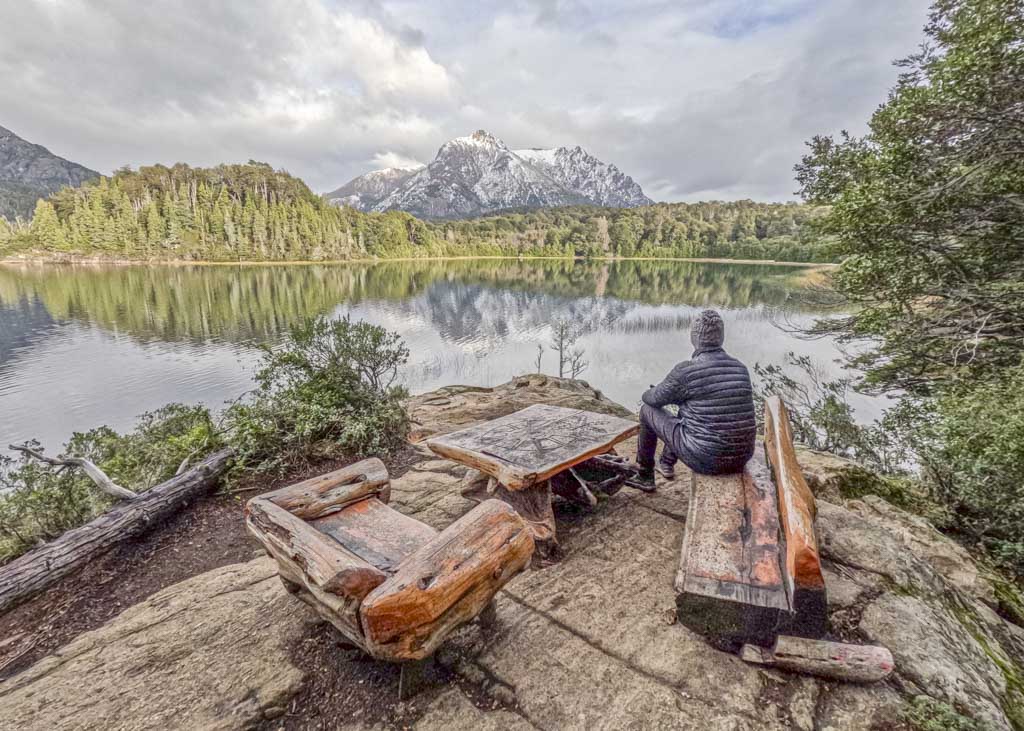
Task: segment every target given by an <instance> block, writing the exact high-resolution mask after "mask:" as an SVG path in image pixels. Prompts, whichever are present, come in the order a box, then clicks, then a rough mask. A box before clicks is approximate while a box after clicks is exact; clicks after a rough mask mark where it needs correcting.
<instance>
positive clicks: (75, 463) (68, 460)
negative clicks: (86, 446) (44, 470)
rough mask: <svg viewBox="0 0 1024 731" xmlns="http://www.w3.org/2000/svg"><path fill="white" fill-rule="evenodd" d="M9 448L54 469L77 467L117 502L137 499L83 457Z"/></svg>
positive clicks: (19, 446)
mask: <svg viewBox="0 0 1024 731" xmlns="http://www.w3.org/2000/svg"><path fill="white" fill-rule="evenodd" d="M9 446H10V448H11V449H13V450H14V451H15V452H21V453H23V454H27V455H28V456H29V457H32V458H33V459H37V460H39V461H40V462H44V463H45V464H48V465H52V466H54V467H62V468H63V467H78V468H80V469H81V470H82V471H83V472H85V474H86V475H88V476H89V479H90V480H92V481H93V482H94V483H95V484H96V487H98V488H99V489H100V490H102V491H103V492H105V493H107V494H108V495H110V496H112V497H114V498H117V499H118V500H134V499H135V498H137V497H138V495H136V494H135V493H134V492H132V491H131V490H127V489H125V488H123V487H121V486H120V485H118V484H117V483H116V482H114V481H113V480H111V479H110V478H109V477H108V476H107V473H106V472H104V471H103V470H101V469H100V468H99V467H98V466H97V465H96V463H95V462H93V461H92V460H88V459H85V458H84V457H47V456H46V455H45V454H43V453H42V452H40V451H38V450H35V449H32V448H31V447H29V446H28V445H27V444H11V445H9Z"/></svg>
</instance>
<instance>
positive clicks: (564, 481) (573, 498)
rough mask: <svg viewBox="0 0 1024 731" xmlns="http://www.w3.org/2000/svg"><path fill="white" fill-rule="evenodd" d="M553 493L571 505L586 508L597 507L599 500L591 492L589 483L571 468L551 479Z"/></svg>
mask: <svg viewBox="0 0 1024 731" xmlns="http://www.w3.org/2000/svg"><path fill="white" fill-rule="evenodd" d="M550 482H551V491H552V492H553V493H555V494H556V495H558V496H560V497H562V498H564V499H565V500H568V501H569V502H571V503H574V504H576V505H580V506H582V507H584V508H593V507H595V506H596V505H597V498H596V497H595V496H594V493H592V492H591V491H590V487H589V486H588V485H587V482H586V481H585V480H584V479H583V478H582V477H580V476H579V475H578V474H577V473H576V470H574V469H572V468H571V467H570V468H569V469H567V470H566V471H565V472H559V473H558V474H557V475H555V476H554V477H552V478H551V480H550Z"/></svg>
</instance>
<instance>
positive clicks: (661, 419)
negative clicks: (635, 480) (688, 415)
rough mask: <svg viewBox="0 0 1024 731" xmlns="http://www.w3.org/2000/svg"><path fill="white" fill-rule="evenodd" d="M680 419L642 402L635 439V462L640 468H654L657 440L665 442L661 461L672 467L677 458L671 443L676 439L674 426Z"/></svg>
mask: <svg viewBox="0 0 1024 731" xmlns="http://www.w3.org/2000/svg"><path fill="white" fill-rule="evenodd" d="M680 423H681V420H680V419H678V418H677V417H675V416H673V415H672V414H670V413H669V412H667V411H665V410H664V409H656V408H655V407H653V406H648V405H647V404H644V405H643V406H642V407H640V437H639V439H638V440H637V447H636V462H637V464H638V465H640V467H641V468H642V469H645V470H646V469H653V468H654V452H655V450H657V448H658V440H659V439H660V440H661V441H662V442H664V443H665V446H664V447H663V448H662V450H661V463H662V464H663V465H665V466H666V467H672V466H674V465H675V463H676V462H677V461H678V460H679V455H677V454H676V451H675V449H674V448H673V444H675V441H676V427H677V426H678V425H679V424H680Z"/></svg>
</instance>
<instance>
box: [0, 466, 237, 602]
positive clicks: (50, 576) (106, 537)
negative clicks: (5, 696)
mask: <svg viewBox="0 0 1024 731" xmlns="http://www.w3.org/2000/svg"><path fill="white" fill-rule="evenodd" d="M233 456H234V452H233V451H232V450H230V449H224V450H221V451H220V452H216V453H215V454H212V455H210V456H209V457H207V458H206V459H204V460H203V461H202V462H200V463H198V464H197V465H196V466H195V467H193V468H192V469H190V470H188V471H187V472H184V473H182V474H180V475H176V476H175V477H172V478H171V479H170V480H168V481H167V482H163V483H161V484H159V485H157V486H155V487H153V488H152V489H150V490H147V491H146V492H143V493H139V494H138V495H136V496H135V497H134V499H132V500H128V501H125V502H123V503H121V504H119V505H115V506H114V507H113V508H111V509H110V510H108V511H107V512H105V513H103V515H100V516H99V517H97V518H95V519H94V520H92V521H90V522H88V523H86V524H85V525H83V526H81V527H79V528H73V529H72V530H69V531H67V532H66V533H64V534H63V535H61V536H59V537H58V538H55V539H54V540H52V541H50V542H49V543H45V544H43V545H41V546H39V547H37V548H33V549H32V550H31V551H29V552H27V553H26V554H24V555H23V556H19V557H18V558H16V559H14V560H13V561H11V562H10V563H8V564H7V565H5V566H0V612H4V611H6V610H7V609H9V608H10V607H12V606H14V605H15V604H17V603H18V602H21V601H24V600H25V599H28V598H29V597H30V596H32V595H34V594H36V593H38V592H40V591H42V590H43V589H45V588H47V587H48V586H50V585H51V584H53V583H54V582H55V581H57V580H58V579H60V578H61V577H63V576H67V575H68V574H70V573H72V572H73V571H75V570H77V569H79V568H82V567H83V566H85V564H87V563H88V562H89V561H91V560H92V559H94V558H96V557H97V556H99V555H100V554H101V553H103V552H105V551H106V550H108V549H109V548H111V547H113V546H114V545H116V544H117V543H119V542H121V541H123V540H125V539H126V538H131V537H132V536H135V535H138V534H140V533H142V532H143V531H145V530H146V529H147V528H149V527H150V526H151V525H152V524H153V523H155V522H156V521H159V520H160V519H161V518H164V517H166V516H167V515H170V514H171V513H173V512H174V511H175V510H177V509H178V508H179V507H180V506H181V505H183V504H184V503H186V502H188V501H190V500H192V499H193V498H195V497H197V496H199V495H201V494H203V493H204V492H206V491H207V490H209V489H210V488H211V487H212V486H213V485H214V484H216V482H217V480H218V478H220V476H221V475H222V474H223V473H224V471H225V470H226V469H227V467H228V465H229V464H230V463H231V459H232V457H233Z"/></svg>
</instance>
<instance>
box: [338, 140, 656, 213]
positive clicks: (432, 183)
mask: <svg viewBox="0 0 1024 731" xmlns="http://www.w3.org/2000/svg"><path fill="white" fill-rule="evenodd" d="M399 173H401V174H399ZM327 199H328V200H330V201H331V202H332V203H335V204H337V205H350V206H352V207H354V208H357V209H359V210H363V211H388V210H395V209H397V210H402V211H408V212H409V213H412V214H413V215H416V216H420V217H423V218H464V217H468V216H478V215H482V214H486V213H491V212H493V211H500V210H506V209H511V208H541V207H548V206H565V205H572V204H583V203H589V204H594V205H602V206H620V207H626V206H639V205H647V204H649V203H651V202H652V201H651V199H650V198H648V197H647V196H645V195H644V193H643V191H642V190H641V189H640V186H639V185H637V184H636V183H635V182H634V181H633V179H632V178H630V177H629V176H628V175H625V174H624V173H622V172H621V171H620V170H619V169H618V168H617V167H615V166H614V165H609V164H607V163H604V162H601V161H600V160H598V159H597V158H596V157H594V156H593V155H590V154H589V153H587V152H586V151H585V150H583V149H582V148H580V147H575V148H572V149H569V148H566V147H559V148H557V149H552V150H540V149H531V150H510V149H509V148H508V147H507V146H506V145H505V143H504V142H502V141H501V140H499V139H497V138H496V137H494V136H493V135H490V134H488V133H487V132H485V131H483V130H478V131H476V132H474V133H473V134H471V135H469V136H468V137H456V138H455V139H453V140H449V141H448V142H446V143H444V144H443V145H442V146H441V149H440V150H438V152H437V157H435V158H434V159H433V161H431V163H430V164H429V165H427V166H426V167H423V168H420V169H418V170H412V171H410V170H401V171H396V170H395V169H389V170H378V171H375V172H372V173H367V174H366V175H362V176H360V177H358V178H355V179H354V180H351V181H349V182H348V183H346V184H345V185H343V186H342V187H341V188H339V189H338V190H336V191H334V192H333V193H328V194H327Z"/></svg>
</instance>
